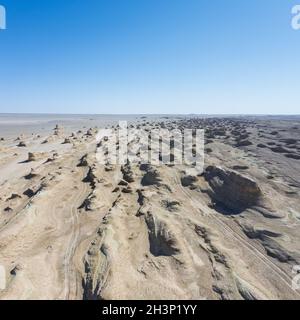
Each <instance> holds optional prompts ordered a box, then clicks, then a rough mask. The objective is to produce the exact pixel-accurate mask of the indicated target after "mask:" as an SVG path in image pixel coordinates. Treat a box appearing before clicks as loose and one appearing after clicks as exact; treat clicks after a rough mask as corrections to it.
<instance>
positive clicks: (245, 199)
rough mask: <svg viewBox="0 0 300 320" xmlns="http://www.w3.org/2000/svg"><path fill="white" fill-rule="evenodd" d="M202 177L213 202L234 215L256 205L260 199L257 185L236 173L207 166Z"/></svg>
mask: <svg viewBox="0 0 300 320" xmlns="http://www.w3.org/2000/svg"><path fill="white" fill-rule="evenodd" d="M204 176H205V179H206V180H207V182H208V183H209V185H210V188H211V189H210V190H209V192H208V193H209V195H210V196H211V198H212V200H213V202H215V203H216V204H217V205H219V206H221V207H224V208H225V209H227V210H229V211H233V212H234V213H239V212H242V211H244V210H245V209H247V208H249V207H252V206H255V205H257V204H258V203H259V201H260V199H261V197H262V192H261V190H260V188H259V186H258V184H257V183H256V182H255V181H254V180H253V179H251V178H249V177H247V176H244V175H242V174H240V173H238V172H236V171H233V170H225V169H222V168H220V167H216V166H209V167H207V169H206V171H205V173H204Z"/></svg>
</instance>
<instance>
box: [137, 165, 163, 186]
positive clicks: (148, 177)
mask: <svg viewBox="0 0 300 320" xmlns="http://www.w3.org/2000/svg"><path fill="white" fill-rule="evenodd" d="M160 183H161V178H160V176H159V172H158V171H157V170H155V169H150V170H149V171H148V172H147V173H146V174H145V175H144V176H143V178H142V181H141V184H142V185H143V186H151V185H160Z"/></svg>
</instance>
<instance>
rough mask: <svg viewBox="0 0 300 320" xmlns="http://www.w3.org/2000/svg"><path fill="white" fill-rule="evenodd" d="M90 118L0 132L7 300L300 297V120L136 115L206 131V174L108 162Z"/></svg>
mask: <svg viewBox="0 0 300 320" xmlns="http://www.w3.org/2000/svg"><path fill="white" fill-rule="evenodd" d="M91 118H92V116H91ZM53 121H55V120H53ZM86 122H87V123H90V126H87V125H86V124H85V125H80V121H79V120H78V122H76V126H73V127H72V128H71V129H72V130H70V128H65V127H64V125H62V124H60V123H59V124H58V125H56V124H54V125H53V126H52V127H51V130H48V131H47V130H41V128H39V127H34V126H32V127H31V125H30V124H28V125H27V126H26V130H24V131H22V130H21V127H19V129H18V130H16V129H15V128H14V129H12V130H9V124H6V128H8V129H6V130H5V132H4V130H1V129H0V139H1V141H0V151H1V153H0V186H1V187H0V265H2V266H3V267H4V269H5V270H6V274H5V277H6V288H5V289H4V290H0V299H51V300H52V299H71V300H72V299H79V300H81V299H247V300H248V299H299V298H300V291H297V290H294V289H293V287H292V280H293V277H294V276H295V274H294V273H293V272H292V271H293V268H294V267H295V266H297V265H300V119H299V118H297V117H295V118H293V117H291V118H280V117H274V118H273V119H272V118H267V117H251V118H250V117H223V118H221V117H218V118H217V117H215V118H214V117H210V118H209V117H207V118H201V117H196V116H194V117H192V116H190V117H182V118H168V117H164V118H162V119H152V118H150V119H149V118H147V117H140V118H139V119H135V121H134V122H133V124H131V126H134V127H136V128H140V129H146V130H148V131H149V132H150V130H151V129H153V128H155V129H158V128H160V127H163V128H166V129H179V130H184V129H204V130H205V162H204V163H205V167H204V171H198V170H197V167H193V166H188V165H184V164H181V165H173V164H168V165H163V164H162V165H157V166H156V165H153V164H142V165H141V164H135V163H134V164H132V163H130V162H129V163H127V164H125V165H113V164H110V163H107V164H102V163H101V162H99V161H98V160H97V156H96V155H97V152H99V151H100V152H101V151H103V152H104V153H105V150H106V148H107V145H108V144H109V143H110V137H106V136H105V137H103V138H102V139H101V140H100V141H97V139H96V136H97V133H98V130H99V129H100V128H99V126H98V128H97V126H96V125H95V124H94V123H93V121H92V120H90V122H88V120H86ZM112 126H113V129H114V130H117V126H116V125H112ZM107 127H108V125H107ZM16 131H18V132H16ZM2 136H3V138H1V137H2ZM138 142H140V137H139V135H138V134H137V135H136V136H133V137H132V139H131V140H130V141H129V144H131V145H135V144H137V143H138ZM149 151H151V150H149Z"/></svg>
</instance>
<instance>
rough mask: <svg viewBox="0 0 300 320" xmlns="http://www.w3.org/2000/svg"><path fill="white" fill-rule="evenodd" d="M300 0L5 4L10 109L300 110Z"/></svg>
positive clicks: (4, 98)
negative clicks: (296, 10) (299, 7)
mask: <svg viewBox="0 0 300 320" xmlns="http://www.w3.org/2000/svg"><path fill="white" fill-rule="evenodd" d="M297 3H298V4H300V0H291V1H290V0H251V1H250V0H249V1H245V0H214V1H211V0H85V1H84V0H63V1H61V0H26V1H25V0H0V4H2V5H4V6H5V7H6V11H7V30H5V31H2V30H1V31H0V112H21V113H25V112H26V113H27V112H28V113H30V112H37V113H199V114H201V113H205V114H236V113H238V114H241V113H247V114H299V110H300V108H299V105H300V98H299V92H300V78H299V75H300V59H299V57H300V30H299V31H295V30H293V29H292V28H291V18H292V15H291V9H292V7H293V6H294V5H295V4H297Z"/></svg>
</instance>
